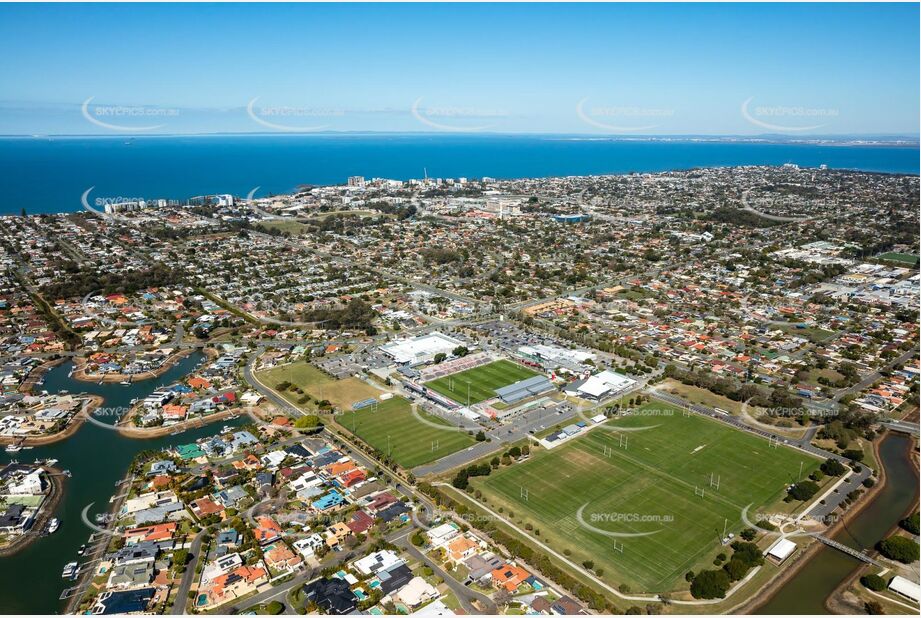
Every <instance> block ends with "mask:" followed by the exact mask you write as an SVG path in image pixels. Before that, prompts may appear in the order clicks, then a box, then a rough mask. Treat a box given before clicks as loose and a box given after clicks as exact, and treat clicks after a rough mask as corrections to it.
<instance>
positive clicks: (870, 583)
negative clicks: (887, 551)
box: [860, 573, 886, 592]
mask: <svg viewBox="0 0 921 618" xmlns="http://www.w3.org/2000/svg"><path fill="white" fill-rule="evenodd" d="M860 583H861V584H863V586H864V588H869V589H870V590H875V591H876V592H879V591H880V590H885V589H886V580H885V579H883V578H882V577H880V576H879V575H876V574H875V573H871V574H869V575H864V576H863V577H861V578H860Z"/></svg>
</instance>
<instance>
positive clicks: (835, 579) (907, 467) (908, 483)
mask: <svg viewBox="0 0 921 618" xmlns="http://www.w3.org/2000/svg"><path fill="white" fill-rule="evenodd" d="M911 447H912V440H911V438H909V437H908V436H905V435H902V434H894V433H890V434H888V435H887V436H886V437H885V438H884V439H883V441H882V443H881V444H880V445H879V458H880V464H881V466H882V468H883V469H884V470H885V474H886V484H885V486H883V487H882V488H881V489H880V490H879V492H878V493H877V494H876V496H875V497H874V498H873V500H872V501H871V502H869V503H868V504H866V506H864V507H863V508H862V509H861V510H860V511H859V512H858V513H856V515H854V517H853V518H852V519H850V520H849V521H846V522H845V523H844V524H843V525H842V526H841V527H840V529H839V530H838V531H837V532H836V533H835V534H834V536H833V537H832V538H833V539H834V540H835V541H838V542H840V543H844V544H846V545H849V546H851V547H854V548H857V549H870V548H872V547H873V546H874V545H875V544H876V543H877V542H878V541H879V540H880V539H882V538H884V537H885V536H886V534H887V533H888V532H889V531H890V530H891V529H892V527H893V526H894V525H896V524H897V523H898V521H899V520H900V519H902V518H903V517H904V516H905V514H906V513H907V512H908V511H909V510H911V509H912V508H917V505H918V475H917V470H916V468H915V466H914V464H913V462H912V461H911ZM861 565H862V563H860V562H858V561H857V560H855V559H854V558H852V557H850V556H848V555H846V554H844V553H842V552H840V551H837V550H835V549H832V548H830V547H828V546H825V545H822V546H819V547H818V548H817V549H816V550H815V553H814V554H813V556H812V557H811V558H810V559H809V560H808V562H806V563H805V564H804V565H803V566H802V568H800V569H799V570H798V571H796V572H795V573H794V574H793V575H792V576H791V577H790V578H789V579H788V580H787V581H786V582H785V583H784V584H783V585H782V586H781V587H780V588H779V589H778V590H777V591H776V592H775V593H773V594H772V595H771V597H770V598H769V599H768V600H767V601H766V602H765V603H763V604H762V605H760V606H759V607H757V608H756V609H754V610H753V611H752V613H753V614H761V615H778V614H828V613H829V611H828V609H827V608H826V605H825V603H826V600H827V599H828V597H829V596H831V595H832V594H833V593H834V592H835V590H836V589H837V588H838V587H839V585H840V584H841V583H842V582H843V581H846V580H848V579H850V578H851V576H852V574H853V573H854V571H856V570H857V569H859V568H860V567H861Z"/></svg>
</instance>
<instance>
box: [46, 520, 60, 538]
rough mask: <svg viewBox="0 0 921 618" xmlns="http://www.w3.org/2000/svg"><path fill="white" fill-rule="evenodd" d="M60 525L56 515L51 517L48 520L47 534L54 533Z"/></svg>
mask: <svg viewBox="0 0 921 618" xmlns="http://www.w3.org/2000/svg"><path fill="white" fill-rule="evenodd" d="M60 527H61V522H60V521H58V518H57V517H52V518H51V521H49V522H48V534H54V533H55V532H57V531H58V528H60Z"/></svg>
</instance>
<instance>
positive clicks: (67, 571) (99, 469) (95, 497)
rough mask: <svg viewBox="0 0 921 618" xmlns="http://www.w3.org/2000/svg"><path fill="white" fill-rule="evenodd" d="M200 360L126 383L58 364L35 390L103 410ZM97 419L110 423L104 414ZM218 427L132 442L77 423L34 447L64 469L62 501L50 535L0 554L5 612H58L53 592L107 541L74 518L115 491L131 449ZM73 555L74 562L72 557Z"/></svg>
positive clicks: (106, 500)
mask: <svg viewBox="0 0 921 618" xmlns="http://www.w3.org/2000/svg"><path fill="white" fill-rule="evenodd" d="M202 358H203V355H202V354H200V353H198V352H196V353H194V354H191V355H190V356H188V357H186V358H183V359H181V360H180V361H179V362H178V363H177V364H176V365H175V366H173V367H171V368H170V369H169V371H167V372H166V373H165V374H164V375H163V376H162V377H161V379H160V380H146V381H140V382H136V383H134V384H131V385H129V386H122V385H120V384H118V383H114V384H113V383H108V384H96V383H95V382H80V381H77V380H74V379H73V378H72V376H70V372H71V369H72V366H71V364H70V363H65V364H63V365H59V366H57V367H54V368H52V369H51V370H50V371H49V372H48V373H47V374H46V375H45V378H44V386H43V388H44V389H45V390H47V391H48V392H50V393H60V392H63V391H69V392H73V393H81V392H85V393H91V394H96V395H100V396H102V397H103V398H104V399H105V405H106V406H108V407H117V406H123V407H126V408H127V407H128V406H129V405H130V401H131V400H132V399H143V398H144V397H146V396H147V395H148V394H149V393H151V392H153V391H154V390H155V389H156V388H157V386H158V384H160V383H161V382H162V383H169V382H171V381H174V380H177V379H179V378H181V377H182V376H184V375H186V374H188V373H189V372H190V371H192V370H193V369H194V368H195V366H196V365H198V364H199V363H200V361H201V359H202ZM105 422H107V423H110V422H112V421H111V420H109V419H107V420H106V421H105ZM225 422H228V421H225ZM245 422H246V417H243V418H241V419H238V420H237V421H229V422H228V424H230V425H239V424H244V423H245ZM220 430H221V428H220V426H208V425H205V426H203V427H197V428H194V429H189V430H187V431H185V432H183V433H181V434H178V435H174V436H166V437H163V438H156V439H151V440H138V439H131V438H126V437H124V436H122V435H121V434H119V433H118V432H116V431H110V430H106V429H104V428H102V427H99V426H98V425H95V424H93V423H85V424H84V425H83V426H82V427H81V428H80V430H79V431H78V432H77V433H76V434H74V435H73V436H71V437H70V438H68V439H67V440H64V441H61V442H57V443H54V444H50V445H47V446H40V447H38V446H37V447H35V448H34V449H33V452H34V453H35V455H34V459H36V460H41V461H44V462H45V463H46V464H48V462H54V463H56V464H58V466H59V467H66V469H67V470H66V471H69V472H70V476H71V478H69V479H68V480H67V481H66V483H65V484H64V494H63V498H62V499H61V502H60V504H59V505H58V508H57V509H56V511H55V513H53V516H54V517H55V518H57V519H58V520H59V521H60V522H63V523H61V524H60V527H59V529H58V530H57V532H55V533H53V534H49V535H48V536H45V537H43V538H39V539H36V540H35V542H33V543H31V544H30V545H28V546H27V547H25V548H23V549H22V550H21V551H20V552H17V553H16V554H15V555H12V556H7V557H3V558H0V575H2V577H0V598H2V599H3V604H4V610H5V612H6V613H21V614H35V613H45V614H54V613H60V612H61V611H62V609H63V607H64V606H63V604H62V601H61V600H60V599H59V597H60V596H61V594H62V593H63V592H65V590H66V589H68V586H73V582H74V579H75V578H76V577H77V576H78V572H79V569H81V568H83V567H81V566H80V565H81V563H82V561H83V558H84V557H85V556H86V555H88V554H89V553H90V552H91V551H92V550H93V549H94V548H95V547H96V546H97V545H98V544H99V543H101V542H104V540H105V539H107V538H108V537H106V536H105V535H98V536H90V533H92V532H93V531H92V530H90V529H89V528H87V527H86V526H85V525H84V524H83V523H82V522H81V521H80V519H81V517H80V513H81V511H82V510H83V509H84V507H86V506H87V505H89V504H91V503H93V504H96V505H97V508H99V509H100V510H105V509H103V508H102V507H101V506H100V505H107V504H108V503H109V500H110V498H111V497H112V496H113V495H115V494H117V493H118V486H119V485H120V484H121V481H122V480H123V475H124V473H125V471H126V470H127V468H128V465H129V464H130V463H131V461H132V459H134V457H135V455H136V454H137V453H139V452H141V451H144V450H149V449H161V448H165V447H167V446H170V445H174V444H176V443H178V442H188V441H193V440H195V439H197V438H200V437H203V436H208V435H212V434H215V433H218V432H219V431H220ZM18 454H19V453H18V452H17V453H12V454H9V455H8V460H10V459H13V458H14V457H12V456H11V455H18ZM103 454H104V455H103ZM4 463H6V462H4ZM62 474H63V473H62ZM108 520H109V515H108V514H103V513H100V517H99V518H97V519H96V523H98V524H101V525H104V524H105V523H107V522H108ZM81 546H84V553H83V554H80V553H79V552H80V548H81ZM77 557H78V558H80V560H78V561H74V558H77ZM71 563H74V564H73V565H72V564H71ZM65 567H66V568H65ZM71 567H73V568H71ZM54 569H64V572H63V573H62V578H61V579H58V578H55V577H49V574H50V572H51V571H53V570H54ZM73 569H76V570H73ZM23 590H29V594H22V591H23Z"/></svg>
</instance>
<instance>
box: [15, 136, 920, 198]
mask: <svg viewBox="0 0 921 618" xmlns="http://www.w3.org/2000/svg"><path fill="white" fill-rule="evenodd" d="M918 156H919V153H918V148H917V147H890V146H842V145H828V146H825V145H822V146H820V145H800V144H783V143H727V142H692V141H686V142H679V141H672V142H656V141H624V140H606V139H573V138H566V137H546V136H497V135H493V136H456V135H448V136H444V135H361V136H358V135H310V136H306V135H300V136H287V135H257V136H194V137H175V136H171V137H153V136H151V137H135V138H125V137H99V138H92V137H87V138H57V137H55V138H47V137H41V138H39V137H36V138H4V139H0V176H2V182H3V188H2V197H3V203H2V205H0V214H19V213H20V211H21V210H22V208H25V209H26V211H27V212H28V213H30V214H36V213H48V212H65V211H76V210H80V209H81V208H82V207H81V205H80V197H81V195H82V194H83V193H84V192H85V191H86V190H87V189H89V188H91V187H94V189H93V191H92V193H91V196H90V199H91V200H92V199H112V198H128V199H130V198H145V199H152V198H167V199H178V200H182V199H186V198H189V197H192V196H196V195H203V194H214V193H230V194H233V195H238V196H243V195H246V194H247V193H248V192H249V191H250V190H251V189H253V188H254V187H257V186H258V187H261V188H260V190H259V191H258V192H257V193H256V196H257V197H262V196H265V195H268V194H269V193H286V192H290V191H292V190H294V189H295V188H296V187H297V186H298V185H302V184H337V183H344V182H345V181H346V179H347V177H348V176H352V175H361V176H365V177H368V178H371V177H385V178H394V179H402V180H405V179H408V178H421V177H422V176H423V174H424V173H428V175H429V176H431V177H442V178H448V177H460V176H465V177H468V178H475V177H481V176H492V177H494V178H520V177H540V176H566V175H584V174H620V173H629V172H658V171H665V170H679V169H688V168H694V167H709V166H730V165H782V164H784V163H796V164H798V165H800V166H803V167H818V166H819V165H822V164H825V165H827V166H828V167H829V168H835V169H859V170H865V171H874V172H892V173H908V174H918V171H919V162H918Z"/></svg>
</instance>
